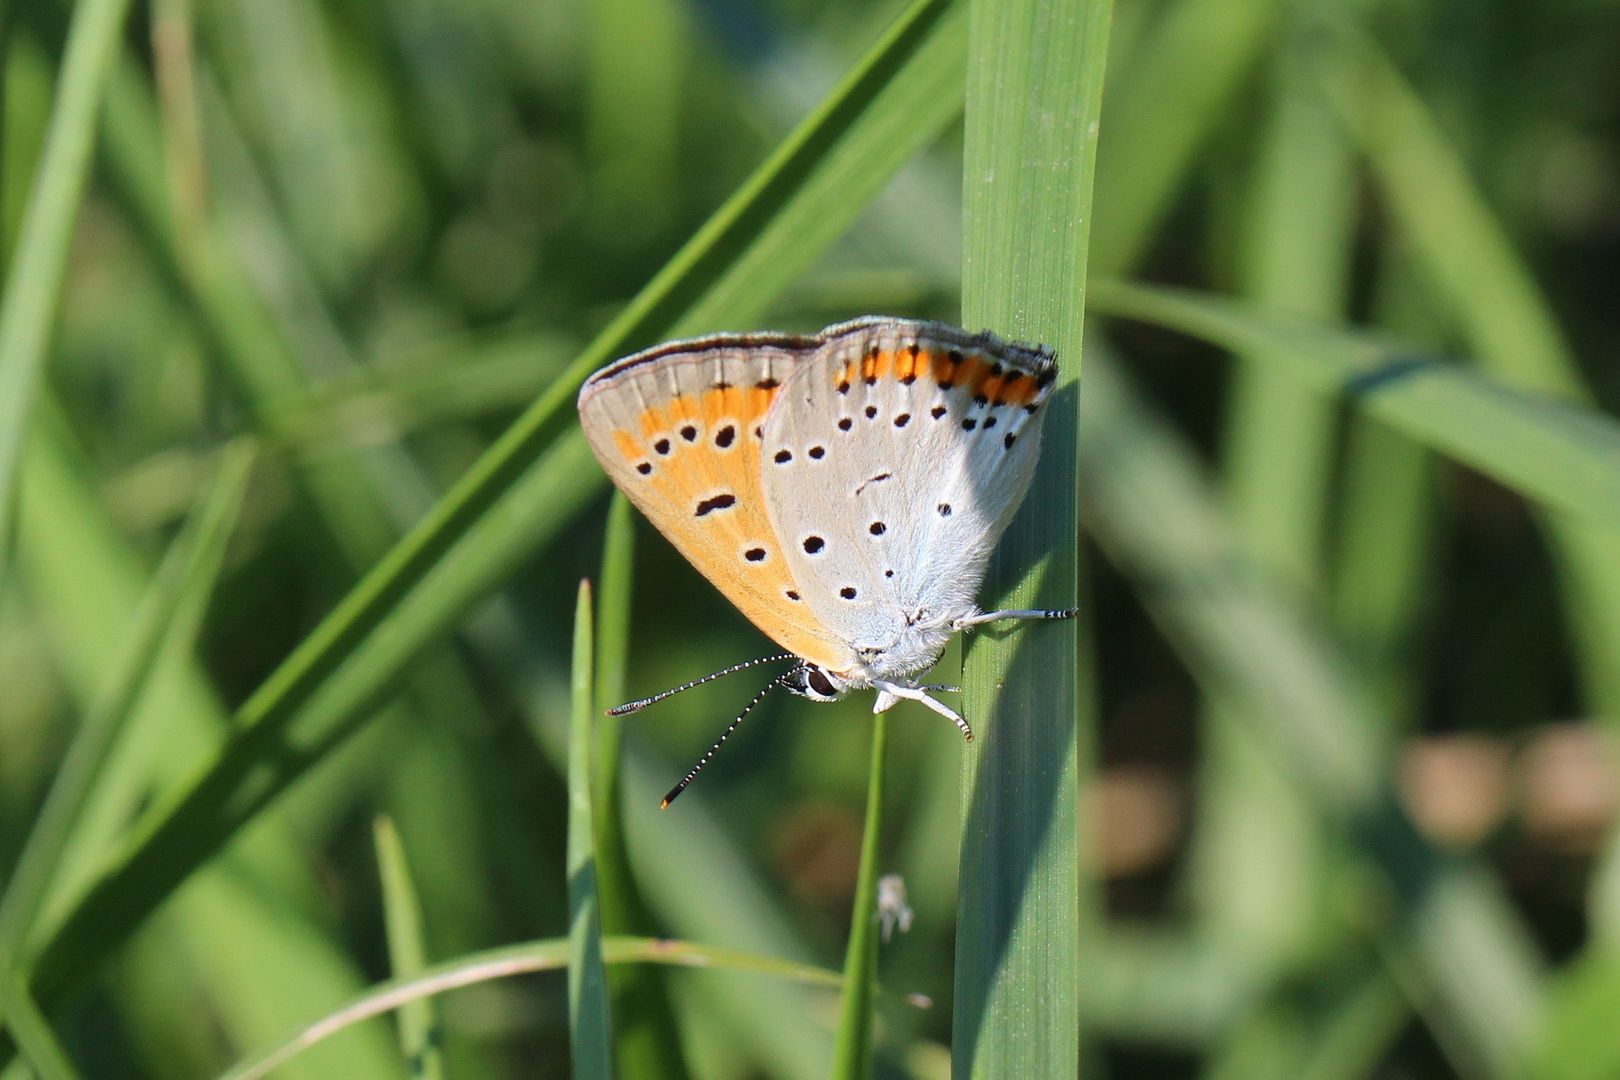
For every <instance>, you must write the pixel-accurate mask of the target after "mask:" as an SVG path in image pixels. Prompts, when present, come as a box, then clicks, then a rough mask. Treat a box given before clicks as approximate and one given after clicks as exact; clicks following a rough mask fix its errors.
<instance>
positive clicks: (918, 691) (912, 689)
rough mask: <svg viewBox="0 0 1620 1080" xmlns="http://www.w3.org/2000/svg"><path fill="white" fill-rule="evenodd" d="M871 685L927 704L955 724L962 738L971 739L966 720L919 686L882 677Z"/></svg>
mask: <svg viewBox="0 0 1620 1080" xmlns="http://www.w3.org/2000/svg"><path fill="white" fill-rule="evenodd" d="M872 686H873V688H875V689H877V690H879V691H881V693H882V694H886V695H890V696H893V697H897V698H905V699H906V700H907V701H915V702H918V703H919V704H922V705H926V706H928V707H929V708H930V709H933V710H934V711H935V712H937V713H939V715H941V716H943V717H945V719H947V720H949V721H950V722H951V723H953V724H955V725H956V728H957V730H958V731H960V732H961V733H962V736H963V738H965V739H967V741H968V742H972V741H973V729H972V728H971V727H969V726H968V722H967V721H966V720H964V719H962V717H961V715H960V714H959V713H958V712H957V711H956V710H955V709H953V708H951V707H950V706H949V705H946V704H945V703H944V702H941V701H935V700H934V699H933V698H931V697H929V696H928V695H927V694H926V693H925V692H924V691H923V690H922V688H921V687H917V686H901V685H900V684H899V683H892V682H886V681H884V680H883V679H878V680H876V681H874V682H873V683H872ZM882 700H883V698H882V697H881V696H880V697H879V702H880V703H881V702H882Z"/></svg>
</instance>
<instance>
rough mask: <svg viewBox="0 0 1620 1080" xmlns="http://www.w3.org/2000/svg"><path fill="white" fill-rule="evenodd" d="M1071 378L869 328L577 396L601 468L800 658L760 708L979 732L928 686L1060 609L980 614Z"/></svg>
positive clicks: (704, 362) (966, 344)
mask: <svg viewBox="0 0 1620 1080" xmlns="http://www.w3.org/2000/svg"><path fill="white" fill-rule="evenodd" d="M1056 380H1057V364H1056V361H1055V359H1054V358H1053V355H1052V353H1051V352H1050V351H1048V350H1046V349H1043V348H1040V347H1037V346H1031V345H1024V344H1020V343H1017V342H1011V341H1004V340H1002V339H1000V338H998V337H996V336H995V335H994V334H991V333H989V332H988V331H986V332H983V333H978V334H970V333H968V332H966V331H964V330H959V329H957V328H955V327H953V326H948V325H946V324H944V323H938V322H925V321H919V320H912V319H898V318H888V317H883V316H867V317H865V318H861V319H856V320H854V321H852V322H845V323H839V324H838V325H835V326H830V327H828V328H826V329H825V330H823V331H822V332H821V333H819V334H816V335H813V336H795V335H786V334H715V335H711V336H709V337H701V338H694V339H691V340H688V341H674V342H669V343H666V344H663V345H658V346H656V347H654V348H651V349H647V350H645V351H644V352H639V353H636V354H635V355H633V356H629V357H625V358H624V359H622V360H618V361H615V362H614V363H611V364H609V365H608V366H606V367H604V368H602V369H601V370H600V371H598V372H596V374H594V375H592V376H591V377H590V378H589V379H587V380H586V381H585V384H584V385H583V386H582V387H581V388H580V392H579V415H580V422H581V424H582V425H583V427H584V431H585V437H586V439H587V440H588V441H589V442H590V445H591V449H592V451H594V453H595V454H596V458H597V460H598V461H600V462H601V464H602V468H603V469H604V470H606V472H607V474H608V475H609V476H610V477H612V479H613V481H614V483H615V484H617V485H618V486H619V488H620V489H621V490H622V491H623V492H624V493H625V495H626V496H628V497H629V499H630V501H631V502H632V503H633V504H634V505H635V506H636V507H637V508H638V509H639V510H640V511H641V512H642V514H644V515H645V516H646V517H647V519H648V520H649V521H651V522H652V523H653V525H654V526H656V527H657V528H658V530H659V532H661V533H663V534H664V536H665V537H666V538H667V539H668V540H669V541H670V543H672V544H673V545H674V546H675V547H676V549H677V550H679V551H680V552H681V554H682V555H684V556H685V557H686V558H687V560H688V561H689V562H690V563H691V564H692V565H693V566H694V567H696V568H697V569H698V571H700V572H701V573H702V574H703V576H704V577H706V578H708V579H709V581H710V582H712V583H713V584H714V586H715V587H716V588H717V589H719V590H720V592H721V593H723V594H724V595H725V596H726V598H727V599H728V600H730V601H731V602H732V603H733V604H734V605H736V607H737V609H738V610H739V611H741V612H742V613H743V614H744V615H745V616H747V617H748V619H749V620H751V621H752V622H753V623H754V625H755V626H757V627H759V629H760V630H762V631H763V632H764V633H765V634H766V635H767V636H769V637H770V638H771V639H772V640H774V641H775V642H776V643H777V644H778V645H780V646H781V647H782V648H783V649H785V650H786V653H785V654H783V655H779V656H772V657H762V658H760V659H758V660H751V661H748V662H746V663H743V664H738V665H735V666H733V667H731V668H727V669H726V670H724V671H720V672H716V673H714V674H713V675H711V676H707V677H705V678H703V679H699V680H696V681H694V682H692V683H688V684H687V685H686V686H682V687H677V688H676V689H674V690H669V691H665V692H664V693H663V694H658V695H655V696H653V697H651V698H646V699H643V700H641V701H638V702H632V703H630V704H628V705H623V706H620V707H618V708H616V709H614V710H611V712H612V713H613V714H614V715H621V714H623V713H627V712H632V711H635V710H636V709H639V708H642V707H644V706H646V705H649V704H651V703H653V702H654V701H659V700H662V699H663V698H664V697H667V696H668V695H670V694H673V693H678V692H679V691H681V690H685V689H688V688H689V687H691V686H696V685H699V684H700V683H703V682H707V681H709V679H713V678H718V677H720V676H721V675H727V674H730V673H732V672H734V671H739V670H742V669H743V668H747V667H752V666H754V665H755V664H761V663H768V662H771V661H780V660H794V661H795V663H794V665H793V667H792V669H791V670H789V671H788V672H786V673H785V674H783V675H781V676H779V677H778V678H777V679H774V680H772V682H771V683H770V684H768V685H767V686H766V687H765V689H764V690H762V691H761V692H760V693H759V694H758V695H757V696H756V697H755V698H754V701H753V702H752V703H750V705H749V706H748V708H747V709H744V710H743V713H742V715H741V716H739V717H738V718H737V720H736V721H734V722H733V724H732V726H731V727H730V728H728V729H727V730H726V733H725V734H724V735H722V736H721V737H720V739H719V740H717V741H716V743H715V744H714V746H713V747H712V748H711V749H710V751H709V753H708V754H706V755H705V756H704V757H703V759H702V760H700V761H699V762H698V765H697V768H694V769H693V770H692V772H691V773H689V774H688V775H687V777H686V779H685V780H684V781H682V783H681V784H680V785H679V786H678V787H677V788H676V789H675V790H674V791H673V792H671V793H670V795H669V797H668V798H666V799H665V800H664V805H665V806H667V805H668V804H669V802H670V800H671V799H673V798H674V797H675V796H676V795H678V794H679V793H680V791H681V790H683V789H684V788H685V786H686V784H688V783H690V782H691V780H692V778H693V777H694V776H696V774H697V772H698V770H699V769H701V768H702V767H703V765H704V764H706V763H707V761H708V760H709V758H710V757H712V756H713V754H714V753H715V751H716V750H718V749H719V747H720V745H721V744H722V743H723V742H725V740H726V738H727V737H728V736H729V735H730V734H731V732H732V731H734V730H735V729H736V727H737V725H738V724H740V723H741V721H742V719H743V717H744V716H746V715H747V714H748V712H749V710H751V709H752V708H753V707H754V705H756V704H758V703H759V701H760V700H761V699H762V698H763V697H764V696H765V694H766V693H768V692H769V691H771V690H772V689H775V688H776V687H778V686H781V687H784V688H786V689H788V690H790V691H792V692H793V693H796V694H799V695H801V696H803V697H808V698H810V699H812V700H815V701H835V700H838V699H839V698H841V697H843V696H844V695H845V694H847V693H848V692H850V691H852V690H861V689H875V690H876V691H877V692H878V694H877V701H876V703H875V705H874V707H873V711H874V712H883V711H885V710H887V709H889V708H891V707H893V706H894V705H895V704H896V703H898V702H899V701H901V700H909V701H916V702H918V703H920V704H922V705H925V706H926V707H928V708H930V709H932V710H934V711H935V712H937V713H939V714H941V715H942V716H945V717H946V718H948V719H950V720H951V721H952V722H954V723H955V724H956V726H957V727H958V728H959V729H960V730H961V731H962V733H963V735H964V736H965V737H966V738H968V739H972V738H973V731H972V728H971V727H970V726H969V725H968V723H967V721H966V720H965V719H963V718H962V716H961V715H960V714H958V713H957V712H956V710H954V709H952V708H951V707H950V706H948V705H946V704H944V703H943V702H941V701H939V700H938V699H936V698H934V697H932V696H931V695H930V694H929V691H930V690H936V691H937V690H954V689H955V688H954V687H941V686H921V685H919V684H918V683H917V676H919V675H921V674H922V673H923V672H926V671H927V670H928V669H929V668H931V667H933V666H934V663H935V662H936V661H937V660H938V659H939V657H940V654H941V653H942V652H943V651H944V649H945V645H946V643H947V642H948V641H949V640H950V638H951V637H952V635H954V634H956V633H957V632H959V631H962V630H965V629H967V628H969V627H972V626H977V625H980V624H982V623H986V622H990V621H993V620H998V619H1046V618H1068V617H1071V616H1073V615H1074V614H1075V610H1074V609H1067V610H1062V611H1039V610H1031V611H1023V610H1020V611H992V612H985V611H982V610H980V609H979V607H978V604H977V603H976V597H977V594H978V591H979V587H980V585H981V584H982V583H983V581H984V575H985V569H986V566H987V565H988V563H989V560H990V555H991V552H992V551H993V550H994V548H995V545H996V542H997V541H998V540H999V539H1000V537H1001V534H1002V532H1003V531H1004V530H1005V529H1006V527H1007V524H1008V522H1009V521H1010V520H1011V519H1012V516H1013V513H1014V512H1015V511H1016V510H1017V509H1018V506H1019V504H1020V503H1021V502H1022V501H1023V499H1024V495H1025V494H1026V492H1027V491H1028V490H1029V486H1030V481H1031V479H1032V478H1033V476H1034V472H1035V463H1036V460H1037V458H1038V457H1039V454H1040V434H1041V420H1042V418H1043V416H1044V411H1045V410H1044V406H1045V404H1046V402H1047V400H1048V399H1049V397H1050V396H1051V393H1052V389H1053V385H1054V384H1055V382H1056Z"/></svg>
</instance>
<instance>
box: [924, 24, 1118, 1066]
mask: <svg viewBox="0 0 1620 1080" xmlns="http://www.w3.org/2000/svg"><path fill="white" fill-rule="evenodd" d="M971 15H972V18H971V21H970V26H969V54H968V84H967V85H968V92H967V131H966V142H965V146H964V151H963V153H964V162H963V176H964V189H963V215H964V217H963V224H964V240H963V275H962V321H963V322H964V323H965V324H967V325H969V326H990V327H994V328H995V329H996V331H997V332H998V333H1001V334H1004V335H1008V336H1010V337H1014V338H1018V339H1021V340H1026V341H1039V342H1044V343H1046V344H1048V345H1051V346H1052V347H1054V348H1055V349H1056V350H1057V353H1058V355H1059V357H1060V358H1061V361H1060V363H1061V364H1062V367H1061V372H1062V373H1061V375H1060V377H1059V384H1058V388H1057V391H1056V394H1055V395H1054V397H1053V403H1052V405H1051V407H1050V408H1051V412H1050V413H1049V414H1048V416H1047V418H1046V426H1045V431H1044V446H1043V448H1042V456H1041V464H1040V468H1039V471H1038V472H1037V474H1036V477H1035V482H1034V487H1033V491H1032V494H1031V496H1030V497H1029V498H1028V499H1027V500H1026V501H1025V503H1024V507H1023V509H1022V510H1021V511H1020V513H1019V515H1018V516H1017V518H1016V519H1015V520H1014V521H1013V523H1012V525H1011V526H1010V527H1009V529H1008V530H1007V533H1006V534H1005V536H1004V537H1003V538H1002V541H1001V544H1000V547H999V549H998V551H997V553H996V556H995V558H994V561H993V563H992V568H991V571H990V580H989V581H988V582H987V584H986V588H985V596H983V597H982V598H981V602H982V603H983V604H985V605H986V606H987V607H1006V608H1034V607H1046V608H1065V607H1072V606H1074V605H1075V603H1076V596H1077V592H1078V581H1077V572H1078V571H1077V564H1078V542H1079V524H1078V516H1077V512H1076V499H1077V494H1076V490H1075V489H1076V476H1075V454H1076V434H1075V431H1076V424H1077V413H1078V406H1079V401H1078V390H1079V378H1080V355H1081V328H1082V323H1083V313H1084V311H1085V298H1086V253H1087V242H1088V238H1089V234H1090V229H1091V220H1092V218H1091V203H1092V199H1091V186H1092V173H1093V167H1094V164H1095V160H1096V138H1097V117H1098V111H1099V108H1100V105H1101V97H1102V85H1103V70H1104V66H1105V62H1106V59H1107V51H1108V26H1109V16H1110V4H1109V3H1108V2H1107V0H1080V2H1077V3H1074V4H1070V5H1067V6H1066V7H1065V8H1064V9H1063V10H1062V12H1061V14H1060V13H1059V12H1058V11H1057V10H1055V9H1053V8H1052V7H1050V6H1049V5H1046V4H1043V3H1039V2H1033V0H1032V2H1014V3H998V2H992V0H974V2H973V5H972V8H971ZM1077 648H1078V633H1077V631H1076V629H1075V627H1074V626H1073V624H1072V623H1068V622H1064V623H1051V624H1036V625H1031V626H1027V627H1023V628H1021V629H1019V630H1015V631H1013V632H1011V633H1009V634H1005V635H996V634H979V635H976V636H975V637H974V638H973V640H971V641H970V642H969V643H968V644H967V645H965V646H964V655H965V664H964V680H963V689H964V698H963V707H964V711H965V713H966V714H967V715H968V716H969V717H970V718H971V719H972V722H973V723H974V725H976V727H977V728H978V729H979V731H980V739H979V740H978V741H977V742H976V743H975V744H973V746H972V747H970V748H969V750H968V754H967V759H966V767H965V768H964V771H963V811H964V821H965V824H964V827H963V839H962V856H961V876H960V881H959V884H958V901H957V939H956V965H957V966H956V975H955V985H956V991H955V1015H954V1018H953V1026H952V1070H953V1073H954V1075H956V1076H958V1077H962V1078H966V1077H970V1076H971V1077H1005V1076H1025V1077H1040V1076H1073V1075H1075V1074H1076V1072H1077V1070H1078V1069H1079V1059H1080V1047H1079V1033H1080V1005H1079V993H1080V985H1081V971H1082V968H1083V958H1082V956H1081V929H1080V925H1081V907H1082V904H1083V903H1085V905H1086V906H1087V908H1088V909H1089V907H1090V903H1089V897H1088V898H1087V900H1085V901H1083V900H1082V897H1081V889H1082V879H1083V878H1084V879H1086V881H1087V882H1088V883H1089V877H1090V875H1089V870H1087V869H1083V868H1082V867H1081V865H1080V857H1079V847H1078V840H1077V836H1078V823H1077V813H1078V811H1077V800H1078V797H1079V775H1078V773H1079V765H1078V741H1079V740H1078V734H1077V730H1076V726H1077V724H1078V722H1079V717H1080V710H1079V702H1078V688H1077V686H1076V671H1077Z"/></svg>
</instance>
